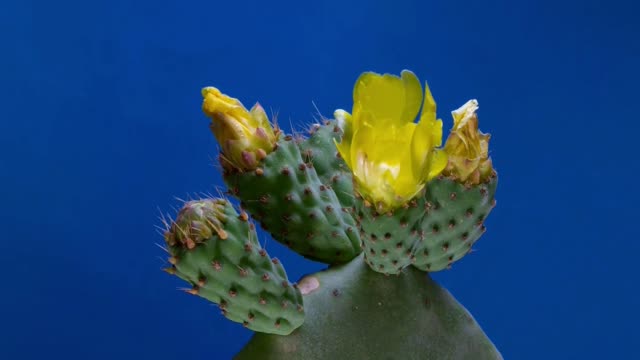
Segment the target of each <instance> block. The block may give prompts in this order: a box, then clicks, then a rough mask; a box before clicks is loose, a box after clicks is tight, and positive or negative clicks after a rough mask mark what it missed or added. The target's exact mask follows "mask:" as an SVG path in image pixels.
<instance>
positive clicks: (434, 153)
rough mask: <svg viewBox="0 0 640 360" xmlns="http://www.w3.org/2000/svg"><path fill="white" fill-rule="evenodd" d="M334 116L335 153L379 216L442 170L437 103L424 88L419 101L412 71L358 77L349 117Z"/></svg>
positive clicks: (341, 112)
mask: <svg viewBox="0 0 640 360" xmlns="http://www.w3.org/2000/svg"><path fill="white" fill-rule="evenodd" d="M423 99H424V103H423ZM421 105H422V112H421V114H420V120H419V122H418V123H415V119H416V116H417V115H418V113H419V112H420V106H421ZM334 115H335V117H336V120H337V121H338V123H339V125H340V126H341V127H342V129H343V131H344V135H343V138H342V140H341V142H340V143H337V142H336V146H337V148H338V151H339V152H340V155H341V156H342V158H343V159H344V160H345V162H346V163H347V165H348V166H349V168H350V169H351V171H352V172H353V175H354V178H355V183H356V186H357V189H358V192H359V193H360V195H361V196H362V197H363V198H364V199H365V200H367V201H369V202H371V203H373V204H375V206H376V209H378V211H380V212H384V211H388V210H392V209H393V208H397V207H399V206H401V205H403V204H405V203H407V202H408V201H409V200H411V199H412V198H413V197H414V196H415V195H417V193H418V192H420V190H422V189H423V188H424V186H425V184H426V183H427V182H428V181H429V180H430V179H432V178H433V177H435V176H437V175H438V174H439V173H440V172H441V171H442V170H443V169H444V168H445V166H446V165H447V156H446V154H445V153H444V152H443V151H441V150H437V149H435V147H438V146H440V145H441V142H442V121H441V120H438V119H436V103H435V101H434V100H433V97H432V96H431V92H430V91H429V87H428V85H426V84H425V92H424V97H423V94H422V86H421V84H420V81H419V80H418V78H417V77H416V75H415V74H414V73H412V72H411V71H408V70H404V71H402V73H401V76H400V77H398V76H395V75H391V74H383V75H381V74H377V73H374V72H365V73H363V74H362V75H360V77H359V78H358V80H357V81H356V84H355V86H354V90H353V115H351V114H349V113H347V112H346V111H344V110H337V111H336V112H335V114H334Z"/></svg>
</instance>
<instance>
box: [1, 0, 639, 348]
mask: <svg viewBox="0 0 640 360" xmlns="http://www.w3.org/2000/svg"><path fill="white" fill-rule="evenodd" d="M632 3H633V2H631V1H629V2H628V4H625V3H623V2H621V1H613V0H612V1H607V2H600V1H558V0H554V1H551V0H547V1H519V2H512V1H506V0H505V1H496V0H487V1H469V2H462V1H452V0H449V1H437V2H436V1H430V2H427V1H418V0H415V1H407V0H395V1H371V0H368V1H354V2H346V1H345V2H343V1H336V0H332V1H318V2H301V1H295V2H294V1H292V2H277V1H255V2H247V1H226V2H216V1H212V0H210V1H190V2H186V1H184V2H177V1H176V2H173V3H169V2H162V1H137V2H134V1H62V2H53V1H26V0H22V1H9V2H7V1H4V2H2V4H1V5H0V40H1V43H0V46H2V52H1V54H0V76H1V84H2V86H1V87H0V228H1V229H2V230H1V234H2V235H0V237H1V239H0V264H2V272H1V273H2V275H1V276H2V285H1V286H2V290H1V295H0V319H2V320H1V323H2V334H0V358H2V359H41V358H45V357H47V358H50V357H55V358H58V357H60V358H66V359H114V358H145V359H146V358H148V359H156V360H159V359H178V358H182V359H226V358H229V357H230V356H231V355H232V354H234V353H236V352H237V351H238V350H239V349H240V348H241V347H242V345H243V344H244V343H245V342H246V341H247V340H248V339H249V337H250V335H251V333H250V332H249V331H247V330H246V329H244V328H242V326H240V325H238V324H235V323H231V322H228V321H227V320H226V319H224V318H223V317H222V316H221V315H220V314H219V312H218V311H217V309H216V307H215V306H213V305H212V304H209V303H207V302H206V301H204V300H201V299H199V298H196V297H192V296H190V295H187V294H184V293H182V292H179V291H177V288H179V287H181V286H183V283H182V282H181V281H179V280H177V279H176V278H173V277H170V276H168V275H167V274H165V273H163V272H161V271H160V269H161V268H162V267H163V266H164V260H163V258H164V255H163V252H162V250H160V249H159V248H158V247H157V246H156V245H155V243H161V242H162V238H161V236H160V235H159V234H158V233H157V232H156V230H155V229H154V226H155V225H159V224H160V221H159V219H158V216H159V214H160V213H161V212H168V213H173V210H172V209H171V208H172V206H179V202H178V201H177V200H175V198H174V197H180V198H188V197H194V196H197V193H199V192H215V190H216V186H219V185H221V182H220V176H219V174H218V173H217V171H216V168H215V166H214V165H213V164H214V161H213V160H214V158H215V156H216V151H217V148H216V143H215V141H214V138H213V136H212V135H211V134H210V132H209V130H208V120H207V119H206V118H205V117H204V116H203V115H202V113H201V111H200V103H201V97H200V92H199V91H200V88H201V87H203V86H206V85H214V86H216V87H219V88H221V89H222V90H223V91H224V92H226V93H228V94H231V95H232V96H234V97H238V98H240V99H242V101H243V102H244V103H245V105H247V106H250V105H252V104H253V103H254V102H255V101H258V100H259V101H260V102H261V103H262V104H263V105H264V106H265V108H266V109H267V110H268V111H269V112H271V111H273V112H277V113H278V114H279V116H278V118H279V122H280V124H281V125H283V126H285V128H287V129H288V130H290V129H291V127H293V128H295V129H298V130H299V129H302V128H303V126H304V125H305V124H309V123H310V122H311V121H312V118H313V116H314V115H316V109H315V106H317V108H318V110H319V111H320V112H321V113H322V114H323V115H325V116H331V114H332V112H333V110H334V109H336V108H347V109H349V108H350V106H351V90H352V86H353V83H354V81H355V79H356V78H357V76H358V75H359V74H360V73H361V72H363V71H367V70H373V71H376V72H391V73H396V74H397V73H399V72H400V70H402V69H404V68H408V69H412V70H413V71H414V72H415V73H416V74H417V75H418V76H419V77H420V79H421V80H422V81H425V80H427V81H428V82H429V84H430V86H431V89H432V91H433V93H434V96H435V98H436V101H437V102H438V109H439V116H440V117H442V118H443V120H444V121H445V130H446V131H448V129H449V128H450V126H451V123H452V120H451V116H450V111H451V110H453V109H455V108H457V107H458V106H460V105H461V104H463V103H464V102H465V101H466V100H468V99H470V98H477V99H478V100H479V102H480V112H479V114H480V123H481V127H482V129H483V130H484V131H487V132H490V133H491V134H492V136H493V137H492V140H491V151H492V153H491V154H492V157H493V160H494V163H495V165H496V167H497V169H498V171H499V173H500V186H499V189H498V207H497V208H496V209H495V210H494V212H492V214H491V216H490V217H489V218H488V220H487V227H488V230H489V231H488V232H487V234H486V235H485V236H484V237H483V238H482V240H481V241H480V242H479V243H478V245H477V250H478V251H477V252H476V253H474V254H473V255H471V256H468V257H466V258H465V259H463V260H462V261H460V262H459V263H457V264H456V265H455V266H454V267H453V269H452V270H451V271H445V272H441V273H437V274H434V277H435V278H436V279H437V280H438V281H440V282H441V283H443V284H444V286H445V287H447V288H448V289H449V290H450V291H451V292H452V293H453V294H454V296H456V298H457V299H458V300H459V301H460V302H462V303H463V304H464V305H465V306H466V307H467V308H468V309H469V310H470V311H471V312H472V314H473V315H474V316H475V317H476V319H477V320H478V321H479V322H480V324H481V325H482V327H483V328H484V330H485V331H486V332H487V334H488V335H489V336H490V337H491V339H492V340H493V341H494V342H495V343H496V345H497V346H498V348H499V349H500V350H501V351H502V353H503V355H504V356H505V358H507V359H591V358H593V359H596V358H606V359H632V358H636V359H637V358H640V350H639V347H638V346H637V340H638V332H637V327H638V322H639V320H640V318H639V317H638V306H639V305H640V298H639V296H638V290H637V285H638V280H637V277H638V276H637V275H638V271H637V269H636V267H635V265H634V264H635V263H636V262H637V259H636V258H637V257H638V253H639V251H640V241H639V240H640V239H639V238H638V232H637V222H638V220H637V218H636V215H637V214H638V200H639V199H638V185H637V182H636V180H637V173H638V172H637V170H638V165H637V164H638V156H637V148H638V145H637V142H638V135H637V134H638V130H639V126H638V110H637V108H638V81H639V80H640V77H639V76H638V64H640V42H639V41H638V35H640V31H639V30H640V28H639V25H638V21H637V13H638V10H639V9H638V6H637V5H632ZM314 104H315V105H314ZM261 239H262V240H263V241H266V240H267V236H266V235H264V234H261ZM268 249H269V251H270V252H271V253H272V254H273V255H275V256H278V257H280V258H281V259H283V261H284V262H285V265H286V268H287V271H288V274H289V277H290V278H291V279H293V280H296V279H298V278H299V277H300V276H301V275H303V274H305V273H308V272H311V271H315V270H318V269H321V268H322V265H321V264H318V263H312V262H309V261H304V260H301V259H300V258H299V257H298V256H297V255H295V254H293V253H289V252H288V251H286V250H285V249H283V247H282V246H280V245H279V244H277V243H276V242H275V241H273V240H269V244H268Z"/></svg>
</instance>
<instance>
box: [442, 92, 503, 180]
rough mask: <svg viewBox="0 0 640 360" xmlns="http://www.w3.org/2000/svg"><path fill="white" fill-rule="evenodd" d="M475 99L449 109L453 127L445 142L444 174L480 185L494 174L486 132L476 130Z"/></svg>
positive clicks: (476, 107)
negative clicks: (446, 162) (453, 109)
mask: <svg viewBox="0 0 640 360" xmlns="http://www.w3.org/2000/svg"><path fill="white" fill-rule="evenodd" d="M477 110H478V101H477V100H475V99H473V100H469V101H467V102H466V103H465V104H464V105H462V106H461V107H460V108H458V109H457V110H455V111H453V112H452V115H453V129H452V130H451V133H450V134H449V137H448V138H447V141H446V143H445V144H444V151H445V152H446V153H447V155H448V157H449V164H448V165H447V168H446V169H445V170H444V174H445V175H447V176H450V177H453V178H455V179H457V180H459V181H461V182H465V183H467V184H470V185H473V184H479V183H480V182H483V181H485V180H486V179H487V178H488V177H489V176H491V175H492V174H493V166H492V164H491V158H489V139H490V138H491V136H490V135H489V134H483V133H482V132H480V130H478V115H477V114H476V111H477Z"/></svg>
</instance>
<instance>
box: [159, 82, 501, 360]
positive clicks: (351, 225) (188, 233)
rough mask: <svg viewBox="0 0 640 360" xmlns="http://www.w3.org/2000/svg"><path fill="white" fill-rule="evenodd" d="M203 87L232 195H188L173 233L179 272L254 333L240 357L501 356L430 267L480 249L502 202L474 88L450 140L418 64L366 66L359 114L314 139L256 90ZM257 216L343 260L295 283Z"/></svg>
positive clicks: (308, 252) (301, 244)
mask: <svg viewBox="0 0 640 360" xmlns="http://www.w3.org/2000/svg"><path fill="white" fill-rule="evenodd" d="M202 95H203V97H204V100H203V111H204V113H205V114H206V115H207V116H208V117H210V118H211V124H210V128H211V130H212V132H213V134H214V135H215V137H216V139H217V141H218V143H219V144H220V148H221V152H220V156H219V159H220V164H221V165H222V169H223V178H224V182H225V184H226V185H227V187H228V192H227V193H228V194H229V195H230V196H231V198H232V199H222V198H217V199H202V200H194V201H190V202H187V203H185V204H184V206H183V208H182V209H181V210H180V212H179V213H178V215H177V218H176V220H175V221H173V222H172V223H171V224H168V226H167V231H166V233H165V241H166V243H167V246H168V251H169V253H170V258H169V261H170V263H171V264H172V266H171V267H169V268H168V269H166V271H167V272H168V273H170V274H174V275H176V276H178V277H180V278H181V279H183V280H185V281H186V282H188V283H189V284H191V287H190V288H187V289H186V292H188V293H191V294H194V295H198V296H200V297H202V298H205V299H206V300H208V301H211V302H213V303H216V304H218V306H219V307H220V308H221V309H222V313H223V315H224V316H226V317H227V318H229V319H230V320H232V321H235V322H237V323H239V324H242V325H244V326H246V327H248V328H249V329H251V330H253V331H255V332H256V334H255V335H254V337H253V338H252V340H251V341H250V342H249V344H247V346H246V347H245V348H244V349H243V350H242V351H241V352H240V353H238V355H237V357H236V358H237V359H241V360H242V359H258V358H259V359H311V360H313V359H328V358H335V359H373V358H375V359H501V358H502V357H501V355H500V353H499V351H498V350H497V349H496V348H495V346H494V345H493V344H492V342H491V341H490V340H489V338H488V337H487V336H486V335H485V334H484V332H483V331H482V329H481V328H480V326H479V325H478V324H477V323H476V322H475V320H474V319H473V317H472V316H471V315H470V314H469V312H468V311H467V310H466V309H465V308H464V307H463V306H462V305H460V304H459V303H458V302H457V301H456V300H455V299H454V298H453V297H452V296H451V295H450V294H449V293H448V292H447V291H446V290H444V289H443V288H441V287H440V286H439V285H437V284H436V283H435V282H434V281H433V280H431V278H430V277H429V275H428V274H429V273H430V272H435V271H440V270H443V269H448V268H451V266H452V265H453V264H454V263H455V262H457V261H459V260H460V259H462V258H463V257H464V256H465V255H467V254H469V253H470V252H471V249H472V246H473V244H474V243H475V242H476V241H477V240H478V239H479V238H480V236H481V235H482V234H483V233H484V232H485V230H486V228H485V226H484V224H483V223H484V220H485V219H486V217H487V216H488V215H489V213H490V211H491V209H493V207H494V206H495V192H496V187H497V179H498V176H497V173H496V172H495V170H494V169H493V164H492V162H491V158H490V157H489V153H488V143H489V138H490V136H489V135H488V134H483V133H481V132H480V131H479V130H478V118H477V109H478V102H477V101H476V100H470V101H469V102H467V103H466V104H464V105H463V106H462V107H460V108H459V109H457V110H455V111H453V112H452V114H453V118H454V126H453V128H452V130H451V132H450V134H449V136H448V138H447V139H446V141H445V144H444V146H442V121H441V120H440V119H437V118H436V104H435V101H434V99H433V96H432V95H431V92H430V90H429V87H428V86H427V85H426V84H425V89H424V93H423V89H422V86H421V84H420V82H419V81H418V79H417V77H416V76H415V75H414V74H413V73H412V72H410V71H407V70H405V71H403V72H402V73H401V75H400V76H395V75H391V74H382V75H381V74H377V73H373V72H365V73H363V74H362V75H361V76H360V77H359V78H358V79H357V81H356V84H355V87H354V95H353V100H354V103H353V109H352V113H348V112H347V111H345V110H337V111H336V112H335V113H334V118H335V119H333V120H324V121H323V123H322V124H315V125H313V126H312V128H311V129H310V136H309V137H308V138H304V137H302V136H299V135H296V136H292V135H286V134H283V133H282V131H281V130H280V129H279V128H278V127H277V126H275V125H272V124H271V123H270V122H269V120H268V118H267V116H266V114H265V113H264V110H263V109H262V107H261V106H260V105H258V104H256V105H255V106H254V107H253V108H252V109H251V110H247V109H246V108H245V107H244V106H243V105H242V103H241V102H240V101H239V100H237V99H234V98H231V97H229V96H227V95H224V94H222V93H221V92H220V91H219V90H218V89H216V88H212V87H207V88H205V89H204V90H203V92H202ZM420 108H422V111H421V112H420V116H419V121H418V122H415V121H414V120H415V118H416V116H417V115H418V112H419V110H420ZM231 200H234V201H237V202H238V203H239V205H240V207H241V210H240V212H237V211H236V210H235V208H234V206H233V205H232V203H231ZM245 211H246V212H245ZM249 214H250V216H251V217H252V218H253V219H254V220H255V221H256V222H257V223H259V224H260V226H261V227H262V228H263V229H264V230H266V231H267V232H269V233H270V234H271V236H272V237H273V238H274V239H275V240H276V241H278V242H280V243H282V244H284V245H286V246H287V247H289V248H290V249H291V250H293V251H295V252H296V253H298V254H299V255H301V256H303V257H305V258H308V259H310V260H314V261H320V262H324V263H326V264H328V265H329V267H328V268H327V269H326V270H324V271H321V272H319V273H317V274H311V275H307V276H305V277H303V278H302V279H301V280H300V281H299V282H298V283H296V284H292V283H290V282H289V280H288V278H287V275H286V272H285V270H284V268H283V266H282V264H281V263H280V262H279V261H278V260H277V259H271V258H270V257H269V255H268V254H267V253H266V251H265V250H264V249H262V248H261V247H260V245H259V243H258V241H257V238H256V233H255V229H254V226H253V223H252V221H251V219H250V218H249Z"/></svg>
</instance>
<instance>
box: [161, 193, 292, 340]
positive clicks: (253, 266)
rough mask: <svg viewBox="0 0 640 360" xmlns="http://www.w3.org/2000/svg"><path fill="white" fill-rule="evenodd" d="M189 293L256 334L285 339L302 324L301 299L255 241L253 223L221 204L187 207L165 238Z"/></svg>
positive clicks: (173, 271)
mask: <svg viewBox="0 0 640 360" xmlns="http://www.w3.org/2000/svg"><path fill="white" fill-rule="evenodd" d="M165 240H166V243H167V245H168V250H169V253H170V254H171V258H170V259H169V262H170V263H172V264H173V266H172V267H171V268H169V269H167V270H166V271H167V272H169V273H170V274H175V275H177V276H178V277H180V278H181V279H183V280H185V281H187V282H189V283H190V284H191V285H192V288H190V289H187V290H186V291H187V292H188V293H191V294H193V295H198V296H200V297H203V298H205V299H207V300H209V301H211V302H214V303H216V304H218V306H219V307H220V309H221V311H222V314H223V315H224V316H226V317H227V318H228V319H230V320H232V321H235V322H238V323H241V324H243V325H244V326H246V327H248V328H249V329H252V330H254V331H260V332H265V333H271V334H278V335H286V334H289V333H291V331H293V330H294V329H295V328H297V327H298V326H300V325H301V324H302V323H303V321H304V309H303V306H302V296H301V294H300V291H299V290H298V289H297V287H296V286H295V285H293V284H291V283H289V281H288V279H287V274H286V273H285V270H284V268H283V266H282V264H281V263H280V262H279V261H278V259H276V258H273V259H271V258H270V257H269V255H268V254H267V253H266V251H265V250H264V249H262V248H261V247H260V244H259V243H258V241H257V238H256V233H255V229H254V228H253V224H252V223H250V222H249V221H248V218H247V215H246V214H245V213H241V214H238V213H237V212H236V211H235V209H234V208H233V206H231V204H230V203H229V202H228V201H227V200H223V199H206V200H198V201H190V202H187V203H185V205H184V206H183V208H182V209H181V210H180V213H179V214H178V217H177V219H176V221H175V222H174V223H173V224H172V225H171V227H170V229H169V230H168V231H167V232H166V234H165Z"/></svg>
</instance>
